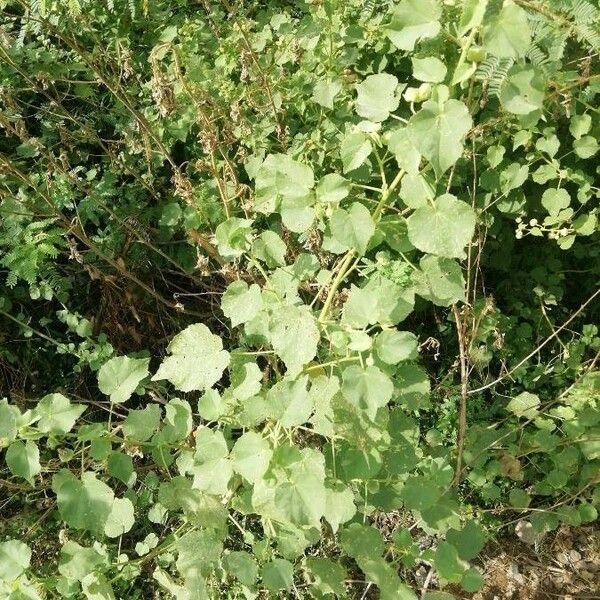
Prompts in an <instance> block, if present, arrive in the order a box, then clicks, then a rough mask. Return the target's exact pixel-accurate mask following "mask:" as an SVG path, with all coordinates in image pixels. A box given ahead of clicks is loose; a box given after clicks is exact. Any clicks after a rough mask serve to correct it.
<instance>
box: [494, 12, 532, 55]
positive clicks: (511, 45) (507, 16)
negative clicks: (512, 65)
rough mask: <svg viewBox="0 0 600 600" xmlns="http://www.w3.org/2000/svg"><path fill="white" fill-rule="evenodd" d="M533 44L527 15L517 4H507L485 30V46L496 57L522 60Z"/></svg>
mask: <svg viewBox="0 0 600 600" xmlns="http://www.w3.org/2000/svg"><path fill="white" fill-rule="evenodd" d="M530 44H531V30H530V28H529V22H528V20H527V13H526V12H525V11H524V10H523V9H522V8H521V7H520V6H517V5H516V4H512V3H511V4H505V5H504V7H503V8H502V10H501V11H500V12H499V13H498V15H497V16H496V17H495V18H494V19H492V20H491V21H490V22H489V23H488V24H487V25H486V27H485V28H484V31H483V45H484V47H485V49H486V50H487V51H488V52H489V53H490V54H493V55H494V56H498V57H500V58H520V57H522V56H524V55H525V53H526V52H527V50H528V49H529V46H530Z"/></svg>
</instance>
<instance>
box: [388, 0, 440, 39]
mask: <svg viewBox="0 0 600 600" xmlns="http://www.w3.org/2000/svg"><path fill="white" fill-rule="evenodd" d="M441 15H442V9H441V6H440V5H439V3H438V1H437V0H401V1H400V3H399V4H398V5H397V6H396V8H395V9H394V12H393V13H392V20H391V22H390V24H389V25H388V26H387V28H386V30H385V32H386V34H387V36H388V38H390V40H391V41H392V43H393V44H394V46H396V48H398V49H399V50H412V49H413V48H414V47H415V44H416V43H417V41H419V40H421V39H425V38H432V37H435V36H436V35H437V34H438V33H439V31H440V29H441V25H440V22H439V21H438V19H439V18H440V17H441Z"/></svg>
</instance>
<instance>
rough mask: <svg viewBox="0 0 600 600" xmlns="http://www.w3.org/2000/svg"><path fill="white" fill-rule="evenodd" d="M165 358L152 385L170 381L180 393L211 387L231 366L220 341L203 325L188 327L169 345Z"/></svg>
mask: <svg viewBox="0 0 600 600" xmlns="http://www.w3.org/2000/svg"><path fill="white" fill-rule="evenodd" d="M167 352H169V353H170V354H171V356H168V357H167V358H165V359H164V360H163V362H162V364H161V365H160V367H159V369H158V372H157V373H156V374H155V375H154V377H152V381H157V380H160V379H168V380H169V381H170V382H171V383H172V384H173V385H174V386H175V387H176V388H177V389H178V390H181V391H182V392H191V391H192V390H199V391H202V390H204V389H206V388H210V387H212V386H213V385H214V384H215V383H216V382H217V381H219V379H221V375H223V371H224V370H225V369H226V368H227V366H228V365H229V353H228V352H227V351H225V350H223V342H222V341H221V338H220V337H218V336H216V335H213V334H212V333H211V332H210V329H208V327H207V326H206V325H204V324H202V323H196V324H194V325H190V326H189V327H186V328H185V329H184V330H183V331H182V332H181V333H179V334H177V335H176V336H175V337H174V338H173V339H172V340H171V342H170V343H169V345H168V347H167Z"/></svg>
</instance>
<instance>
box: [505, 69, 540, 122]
mask: <svg viewBox="0 0 600 600" xmlns="http://www.w3.org/2000/svg"><path fill="white" fill-rule="evenodd" d="M545 81H546V79H545V77H544V75H543V72H542V71H541V70H540V69H536V68H534V67H531V66H528V65H514V66H513V67H511V68H510V69H509V71H508V74H507V76H506V79H505V80H504V82H503V84H502V88H501V90H500V102H501V104H502V106H503V107H504V108H505V109H506V110H507V111H509V112H511V113H514V114H516V115H528V114H529V113H530V112H532V111H534V110H539V109H541V108H542V107H543V105H544V95H545Z"/></svg>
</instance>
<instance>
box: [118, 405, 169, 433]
mask: <svg viewBox="0 0 600 600" xmlns="http://www.w3.org/2000/svg"><path fill="white" fill-rule="evenodd" d="M160 414H161V410H160V406H159V405H158V404H155V403H154V404H148V406H146V408H142V409H140V410H134V409H131V410H129V412H128V413H127V417H126V418H125V421H123V433H124V434H125V437H128V438H131V439H132V440H134V441H136V442H145V441H147V440H149V439H150V438H151V437H152V435H153V434H154V432H155V431H156V430H157V429H158V426H159V424H160Z"/></svg>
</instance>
